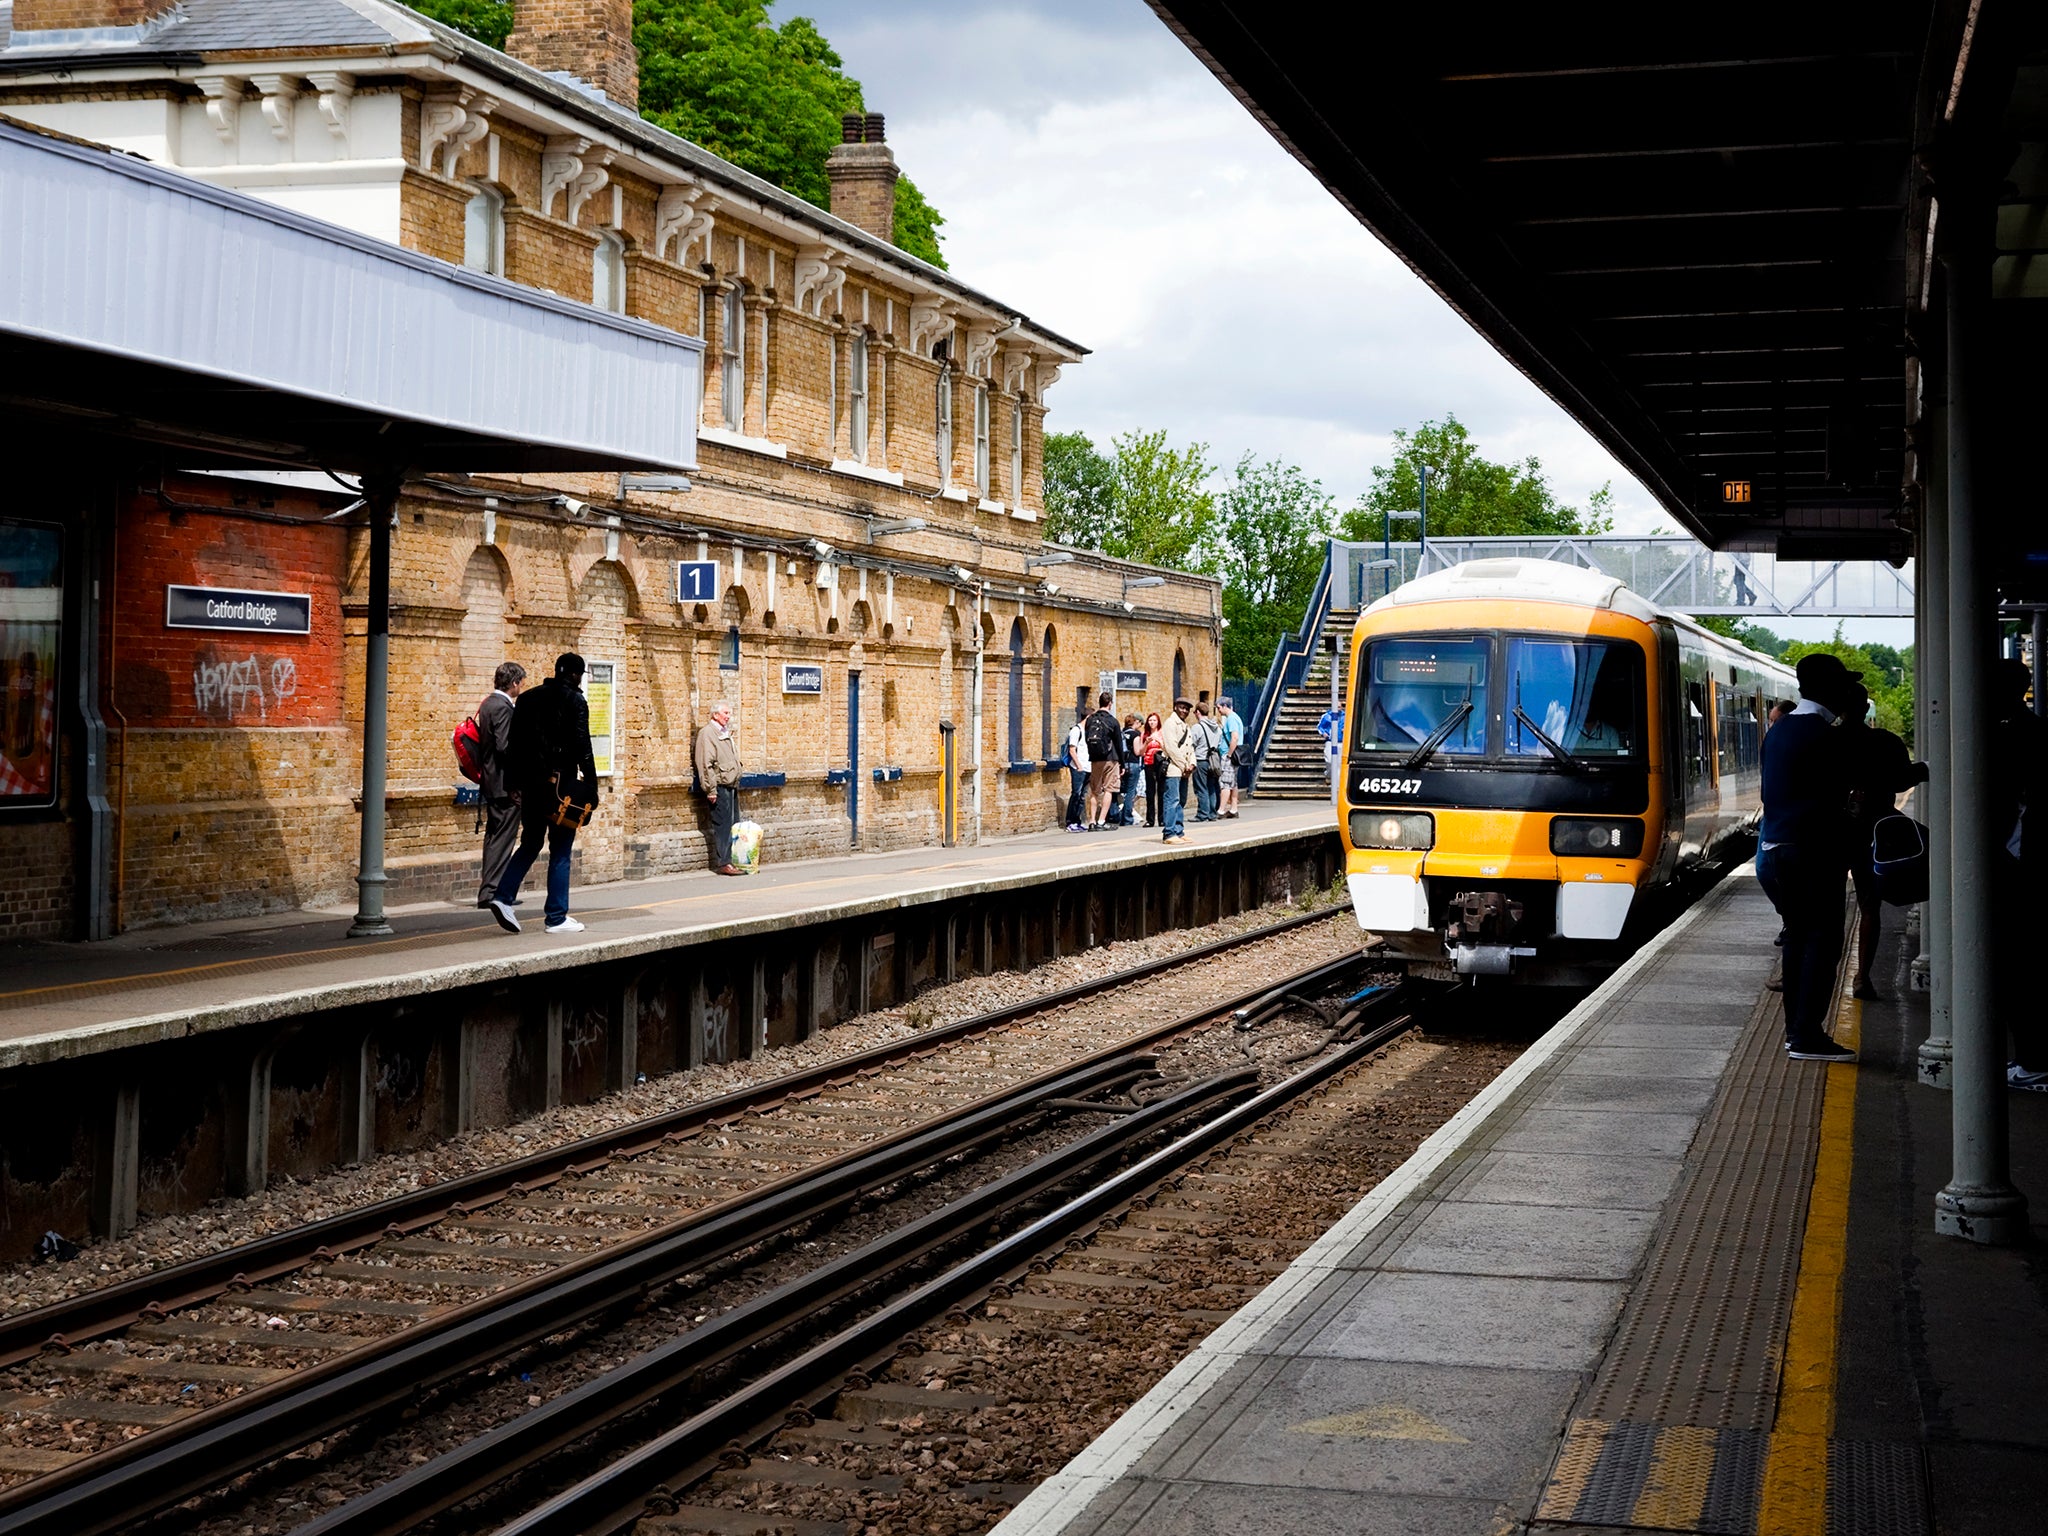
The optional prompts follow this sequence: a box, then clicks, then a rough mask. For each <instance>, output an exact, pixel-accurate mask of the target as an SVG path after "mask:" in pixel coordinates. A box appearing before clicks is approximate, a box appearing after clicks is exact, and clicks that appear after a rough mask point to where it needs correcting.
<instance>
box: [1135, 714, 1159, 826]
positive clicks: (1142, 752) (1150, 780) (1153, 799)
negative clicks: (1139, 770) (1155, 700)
mask: <svg viewBox="0 0 2048 1536" xmlns="http://www.w3.org/2000/svg"><path fill="white" fill-rule="evenodd" d="M1160 729H1161V722H1160V718H1159V711H1158V710H1156V709H1155V710H1153V711H1152V713H1151V714H1149V715H1147V716H1146V717H1145V725H1144V728H1143V729H1142V730H1141V731H1140V732H1139V733H1138V762H1139V764H1140V766H1142V767H1143V769H1144V772H1145V825H1146V826H1148V827H1156V826H1158V825H1159V821H1160V818H1161V817H1162V816H1164V815H1165V814H1166V757H1165V754H1164V753H1163V752H1162V751H1161V750H1160V745H1159V732H1160Z"/></svg>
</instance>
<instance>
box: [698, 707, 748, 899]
mask: <svg viewBox="0 0 2048 1536" xmlns="http://www.w3.org/2000/svg"><path fill="white" fill-rule="evenodd" d="M696 758H697V787H698V788H699V789H701V790H702V791H703V792H704V798H705V799H706V800H708V801H710V802H711V872H712V873H713V874H714V875H738V874H744V873H745V871H744V870H741V869H737V868H735V867H734V865H733V862H732V824H733V822H734V821H735V820H737V819H738V816H739V786H740V749H739V746H738V744H737V743H736V742H734V740H733V739H732V706H731V705H730V704H723V703H721V704H719V705H717V706H715V707H714V708H713V709H712V711H711V718H710V720H709V721H707V722H706V723H705V726H704V728H703V729H702V730H701V731H699V732H698V733H697V746H696Z"/></svg>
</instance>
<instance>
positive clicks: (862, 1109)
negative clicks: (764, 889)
mask: <svg viewBox="0 0 2048 1536" xmlns="http://www.w3.org/2000/svg"><path fill="white" fill-rule="evenodd" d="M1328 919H1329V914H1327V913H1320V914H1310V915H1307V916H1305V917H1301V918H1295V919H1289V920H1287V921H1285V922H1283V923H1279V924H1273V925H1269V926H1267V927H1265V928H1263V929H1256V930H1252V931H1250V932H1248V933H1246V934H1243V935H1238V936H1235V937H1233V938H1231V939H1227V940H1222V941H1218V942H1217V943H1215V944H1212V945H1208V946H1204V947H1202V948H1201V949H1198V950H1195V951H1189V952H1185V953H1183V954H1181V955H1178V956H1174V957H1171V958H1170V959H1168V960H1162V961H1155V962H1149V963H1148V964H1146V965H1144V966H1141V967H1137V968H1135V969H1134V970H1131V971H1127V972H1121V973H1117V974H1115V975H1113V976H1111V977H1107V978H1102V979H1100V980H1098V981H1095V982H1091V983H1088V984H1085V985H1083V986H1081V987H1075V988H1070V989H1067V990H1066V991H1064V992H1061V993H1055V994H1051V995H1049V996H1044V997H1038V998H1034V999H1032V1000H1030V1001H1029V1002H1027V1003H1023V1004H1019V1005H1015V1006H1013V1007H1008V1008H1004V1009H999V1010H995V1011H993V1012H991V1013H988V1014H983V1015H979V1016H977V1017H975V1018H973V1019H968V1020H962V1021H960V1022H958V1023H956V1024H952V1025H947V1026H942V1027H941V1028H939V1029H935V1030H931V1031H927V1032H925V1033H924V1034H923V1035H920V1036H918V1037H915V1038H913V1039H911V1040H907V1041H905V1042H901V1043H900V1044H896V1045H892V1046H888V1047H883V1048H880V1049H878V1050H875V1051H870V1052H866V1053H863V1054H862V1055H860V1056H855V1057H849V1058H845V1059H842V1060H840V1061H837V1062H833V1063H830V1064H828V1065H826V1066H823V1067H820V1068H816V1069H813V1070H811V1071H808V1072H805V1073H802V1074H798V1075H797V1076H795V1077H793V1078H788V1079H782V1080H778V1081H776V1082H773V1083H770V1084H767V1085H763V1087H762V1088H760V1089H758V1090H755V1091H752V1092H749V1093H747V1094H745V1095H734V1096H729V1097H728V1098H726V1099H721V1100H714V1101H711V1102H709V1103H705V1104H701V1105H697V1106H694V1107H692V1108H690V1109H688V1110H684V1111H678V1112H675V1113H672V1114H669V1115H664V1116H661V1117H658V1118H657V1119H655V1120H652V1121H646V1122H641V1123H638V1124H635V1125H632V1126H628V1127H623V1128H621V1129H620V1130H618V1131H615V1132H612V1133H608V1134H607V1135H605V1136H602V1137H597V1138H591V1139H589V1140H587V1141H585V1142H581V1143H575V1144H571V1145H569V1146H566V1147H562V1148H557V1149H555V1150H553V1151H551V1152H546V1153H541V1154H536V1155H534V1156H532V1157H529V1158H526V1159H523V1160H521V1161H520V1162H519V1163H517V1164H514V1165H510V1166H507V1167H503V1168H498V1169H493V1170H489V1171H487V1172H484V1173H479V1174H475V1175H470V1176H467V1177H465V1178H463V1179H460V1180H455V1181H450V1183H448V1184H445V1185H441V1186H437V1187H435V1188H433V1189H431V1190H427V1191H422V1192H419V1193H418V1194H416V1195H410V1196H405V1197H401V1198H400V1199H397V1200H392V1201H386V1202H383V1203H382V1204H381V1205H380V1206H377V1207H371V1208H367V1209H365V1210H363V1211H359V1212H355V1213H352V1214H350V1215H348V1216H344V1217H338V1218H334V1219H332V1220H331V1221H329V1222H324V1223H320V1224H318V1225H317V1226H316V1227H315V1228H313V1229H310V1230H309V1231H307V1232H305V1233H302V1234H295V1240H287V1239H282V1238H277V1239H266V1240H264V1241H262V1242H259V1243H256V1244H251V1245H247V1246H246V1247H244V1248H242V1249H238V1250H230V1251H228V1252H224V1253H222V1254H219V1255H215V1256H212V1257H210V1258H208V1259H205V1260H201V1261H197V1262H196V1263H194V1264H191V1265H184V1266H179V1267H177V1268H175V1269H172V1270H167V1271H164V1272H161V1273H159V1274H158V1275H155V1276H151V1277H149V1281H148V1282H147V1283H144V1284H134V1283H130V1284H124V1285H122V1286H115V1287H109V1288H107V1290H105V1291H102V1292H100V1293H96V1294H91V1295H87V1296H84V1297H81V1298H78V1299H77V1300H76V1301H74V1302H70V1303H66V1304H63V1305H62V1306H60V1307H55V1308H46V1309H43V1310H42V1311H41V1312H39V1313H32V1314H25V1315H22V1316H18V1317H16V1318H13V1319H10V1320H9V1321H8V1323H7V1325H6V1330H7V1331H6V1332H4V1333H0V1347H4V1348H7V1349H9V1350H11V1351H13V1352H14V1355H13V1358H14V1359H15V1361H16V1362H17V1369H16V1371H15V1372H13V1373H11V1374H12V1375H14V1376H15V1377H16V1378H17V1381H16V1383H11V1385H16V1387H17V1389H16V1390H14V1391H12V1392H10V1393H7V1394H6V1395H5V1396H0V1408H6V1409H9V1410H12V1413H13V1416H14V1420H15V1423H16V1425H17V1426H18V1425H19V1424H21V1423H22V1422H24V1420H25V1416H27V1417H26V1421H27V1422H30V1423H33V1422H34V1421H35V1418H37V1417H39V1418H40V1419H41V1420H42V1421H44V1422H46V1423H49V1424H51V1425H53V1426H55V1427H56V1428H57V1429H58V1430H60V1431H61V1432H62V1434H63V1436H64V1437H65V1439H66V1440H68V1441H69V1442H70V1443H72V1444H75V1443H76V1442H77V1440H78V1439H79V1438H80V1437H79V1436H78V1435H77V1433H76V1431H77V1428H78V1427H79V1426H80V1425H90V1426H92V1427H93V1429H94V1431H95V1436H94V1441H93V1449H92V1452H91V1454H86V1455H78V1454H76V1453H75V1452H73V1451H70V1450H69V1449H68V1447H65V1448H58V1449H54V1450H52V1451H49V1452H46V1453H45V1454H46V1456H47V1460H46V1461H45V1462H43V1464H42V1465H43V1466H44V1467H47V1470H44V1471H42V1473H41V1475H39V1476H35V1477H32V1478H31V1479H30V1480H28V1481H26V1482H23V1483H20V1484H18V1485H17V1486H16V1487H14V1488H11V1489H8V1490H6V1491H5V1492H0V1531H6V1532H14V1531H62V1532H65V1533H66V1536H74V1533H76V1536H82V1533H84V1532H87V1531H92V1530H104V1529H113V1528H116V1527H118V1526H120V1525H123V1524H126V1523H129V1522H130V1521H132V1520H134V1519H137V1518H140V1517H141V1516H143V1515H145V1514H146V1513H148V1512H149V1511H151V1510H155V1509H161V1508H164V1507H165V1506H166V1505H168V1504H171V1503H175V1502H176V1501H177V1500H178V1499H180V1498H184V1497H187V1496H189V1495H191V1494H193V1493H195V1492H198V1491H201V1490H203V1489H205V1488H209V1487H214V1486H217V1485H218V1484H219V1483H221V1482H222V1481H223V1480H225V1479H227V1478H230V1477H232V1476H234V1475H235V1474H237V1473H239V1472H242V1471H245V1470H246V1469H248V1468H250V1467H254V1466H257V1465H260V1464H262V1463H263V1462H266V1461H269V1460H271V1459H272V1458H274V1457H276V1456H277V1455H278V1454H280V1453H281V1452H284V1451H287V1450H289V1449H291V1448H292V1447H293V1446H295V1445H303V1444H305V1443H307V1442H308V1441H311V1440H314V1439H316V1438H318V1437H319V1436H320V1435H322V1434H326V1433H330V1432H332V1431H333V1430H334V1429H335V1428H337V1427H338V1426H342V1425H347V1424H350V1423H354V1422H357V1421H358V1420H359V1419H360V1418H361V1417H362V1416H363V1415H365V1414H368V1413H374V1412H375V1411H377V1410H378V1409H379V1408H386V1407H389V1406H391V1405H393V1404H395V1403H398V1402H401V1401H403V1400H405V1399H407V1398H409V1397H411V1396H412V1395H413V1394H415V1393H417V1392H418V1391H419V1390H420V1388H421V1387H422V1386H423V1385H425V1384H428V1383H431V1382H434V1381H440V1380H447V1379H449V1378H450V1377H453V1376H456V1375H459V1374H461V1373H462V1372H465V1371H469V1370H473V1369H476V1368H477V1367H478V1366H480V1365H483V1364H486V1363H487V1362H489V1361H492V1360H497V1359H502V1358H503V1357H504V1356H506V1355H507V1354H508V1353H511V1352H513V1351H516V1350H519V1349H522V1348H526V1347H528V1346H530V1345H532V1344H533V1343H534V1342H535V1341H536V1340H539V1339H541V1338H544V1337H547V1336H548V1335H550V1334H556V1333H559V1332H561V1331H562V1330H563V1329H564V1328H569V1327H574V1326H575V1325H577V1324H578V1323H580V1322H582V1321H585V1320H587V1319H589V1318H592V1317H594V1316H597V1315H599V1314H602V1313H604V1312H606V1311H607V1309H615V1308H618V1307H620V1306H622V1305H627V1304H630V1303H631V1302H632V1301H633V1300H634V1299H636V1298H638V1297H641V1296H644V1295H645V1294H646V1293H647V1292H648V1291H649V1290H650V1289H651V1288H654V1287H658V1286H662V1285H666V1284H669V1283H671V1282H673V1281H674V1280H675V1279H677V1278H678V1277H680V1276H682V1275H684V1274H690V1273H696V1272H700V1271H701V1270H703V1269H704V1267H705V1266H706V1265H708V1264H710V1263H713V1262H715V1261H716V1260H718V1259H719V1258H720V1257H722V1256H728V1255H731V1254H735V1253H740V1252H742V1251H744V1250H747V1249H749V1248H752V1247H755V1246H756V1245H760V1244H763V1243H766V1242H769V1241H771V1240H772V1239H774V1238H776V1237H778V1236H779V1235H783V1234H787V1233H788V1232H790V1231H792V1230H794V1229H795V1228H796V1227H797V1226H799V1225H800V1224H802V1223H804V1222H808V1221H813V1220H816V1219H818V1218H819V1217H821V1216H824V1215H826V1214H828V1213H830V1212H833V1211H838V1210H843V1209H845V1208H846V1207H848V1206H849V1205H850V1204H851V1203H852V1202H854V1201H857V1200H859V1199H861V1198H862V1197H863V1196H866V1195H869V1194H872V1193H873V1192H874V1191H875V1190H877V1189H880V1188H882V1187H884V1186H887V1185H891V1184H894V1183H896V1182H898V1181H902V1180H904V1179H906V1178H907V1177H909V1176H910V1175H912V1174H914V1173H916V1172H917V1170H919V1169H921V1168H930V1167H932V1166H933V1165H935V1164H936V1163H938V1162H941V1161H943V1160H945V1159H949V1158H956V1157H960V1156H962V1155H964V1154H967V1153H970V1152H972V1151H974V1150H975V1149H977V1148H980V1147H985V1146H987V1145H989V1144H992V1143H994V1142H997V1141H1000V1140H1002V1139H1004V1138H1006V1137H1011V1136H1014V1135H1016V1134H1017V1133H1018V1130H1019V1128H1020V1127H1022V1126H1024V1125H1027V1124H1036V1123H1043V1122H1044V1121H1045V1120H1046V1119H1047V1117H1049V1116H1057V1115H1061V1114H1073V1113H1076V1112H1077V1110H1076V1106H1077V1105H1082V1104H1085V1103H1086V1102H1087V1098H1088V1096H1089V1095H1091V1094H1101V1093H1103V1092H1105V1091H1112V1090H1115V1089H1117V1088H1119V1087H1128V1086H1129V1085H1131V1084H1132V1083H1134V1082H1135V1081H1137V1080H1138V1078H1139V1077H1140V1075H1141V1074H1142V1073H1143V1072H1144V1071H1145V1070H1146V1069H1147V1063H1146V1061H1145V1060H1144V1059H1143V1058H1142V1057H1140V1056H1139V1055H1137V1054H1135V1053H1136V1052H1139V1051H1142V1050H1143V1049H1145V1048H1146V1046H1147V1045H1148V1044H1150V1043H1153V1042H1156V1041H1159V1040H1164V1039H1168V1038H1171V1037H1172V1036H1173V1035H1175V1034H1177V1033H1180V1032H1184V1031H1186V1030H1188V1029H1191V1028H1194V1027H1196V1026H1198V1025H1199V1024H1201V1023H1203V1022H1206V1021H1210V1020H1213V1019H1215V1018H1216V1017H1217V1016H1218V1015H1219V1014H1220V1013H1223V1012H1227V1011H1229V1010H1230V1009H1231V1008H1235V1007H1247V1008H1251V1007H1256V1008H1262V1009H1268V1010H1270V1009H1271V1008H1272V1007H1273V1006H1275V1005H1276V1004H1277V1003H1278V1002H1279V1001H1280V1000H1281V992H1276V991H1275V989H1274V988H1273V987H1271V986H1266V987H1262V988H1261V989H1257V990H1256V991H1248V992H1247V993H1245V994H1243V995H1242V996H1238V997H1232V998H1229V999H1223V1000H1219V1001H1218V1003H1217V1004H1216V1005H1215V1006H1209V1007H1204V1008H1203V1009H1201V1010H1200V1011H1199V1012H1198V1013H1196V1014H1195V1015H1192V1016H1190V1017H1186V1018H1181V1019H1176V1020H1172V1021H1170V1022H1167V1023H1164V1024H1155V1025H1150V1026H1146V1027H1143V1028H1132V1027H1128V1026H1126V1027H1123V1028H1114V1029H1107V1030H1102V1031H1098V1032H1093V1033H1091V1032H1090V1031H1089V1030H1087V1029H1081V1030H1079V1031H1077V1032H1076V1034H1075V1036H1074V1037H1073V1038H1066V1037H1065V1036H1062V1038H1060V1039H1059V1040H1058V1041H1056V1042H1049V1041H1048V1040H1047V1038H1046V1036H1045V1032H1044V1031H1041V1030H1025V1031H1021V1032H1011V1034H1006V1033H1005V1032H1004V1026H1006V1025H1014V1024H1018V1023H1020V1022H1022V1021H1023V1020H1025V1019H1028V1018H1033V1017H1036V1016H1045V1015H1057V1014H1060V1013H1061V1012H1062V1011H1065V1012H1073V1011H1075V1005H1077V1004H1080V1003H1084V1002H1086V1001H1088V1000H1091V999H1094V998H1096V997H1099V996H1101V995H1102V994H1104V993H1106V992H1109V991H1112V990H1114V989H1115V988H1118V987H1122V986H1127V985H1129V984H1130V983H1132V982H1133V981H1138V980H1143V979H1146V978H1147V977H1150V976H1152V975H1154V974H1156V973H1158V972H1159V971H1161V970H1163V969H1166V968H1167V967H1168V966H1186V965H1189V964H1191V963H1195V962H1198V961H1200V960H1203V959H1206V958H1210V957H1213V956H1216V955H1219V954H1223V953H1226V952H1229V951H1231V950H1235V949H1238V948H1240V947H1242V946H1244V945H1246V944H1250V943H1255V942H1257V941H1259V940H1262V939H1269V938H1273V937H1275V936H1276V935H1280V934H1284V933H1286V932H1288V931H1290V930H1292V929H1295V928H1299V927H1302V926H1304V925H1305V924H1308V923H1312V922H1315V921H1319V920H1322V921H1327V920H1328ZM1362 962H1363V957H1361V956H1359V955H1356V954H1350V955H1346V956H1344V957H1342V958H1341V959H1340V960H1338V961H1337V962H1335V963H1334V964H1324V965H1319V966H1314V967H1310V968H1309V970H1308V971H1306V972H1304V973H1302V974H1301V975H1300V976H1298V977H1294V978H1289V979H1288V985H1289V986H1302V985H1314V984H1315V982H1316V980H1317V979H1319V978H1320V977H1321V976H1322V975H1323V974H1324V973H1336V972H1340V971H1345V970H1350V969H1355V968H1356V967H1357V966H1358V965H1360V964H1361V963H1362ZM1284 990H1285V989H1284V988H1283V989H1281V991H1282V992H1284ZM1098 1034H1099V1035H1101V1036H1103V1037H1107V1038H1109V1040H1110V1042H1111V1043H1108V1044H1103V1043H1100V1041H1099V1039H1098V1038H1097V1035H1098ZM1013 1036H1014V1038H1013ZM969 1041H979V1042H981V1046H982V1048H981V1049H979V1050H978V1052H977V1059H976V1060H975V1061H974V1063H973V1064H972V1070H962V1069H960V1068H959V1067H957V1066H956V1067H954V1068H953V1069H952V1070H950V1071H949V1070H948V1069H947V1068H948V1062H949V1061H950V1060H951V1057H952V1056H953V1055H957V1054H958V1052H948V1047H951V1046H958V1045H961V1044H963V1043H965V1042H969ZM1054 1046H1056V1047H1057V1048H1058V1049H1059V1050H1060V1051H1062V1052H1063V1053H1065V1054H1066V1055H1067V1056H1068V1059H1067V1060H1066V1061H1065V1062H1064V1063H1062V1065H1061V1066H1060V1067H1058V1068H1056V1069H1054V1070H1053V1071H1051V1072H1046V1071H1042V1070H1040V1071H1035V1072H1034V1071H1031V1070H1030V1069H1031V1068H1033V1067H1042V1065H1043V1063H1044V1062H1045V1060H1046V1058H1047V1056H1048V1055H1049V1054H1052V1049H1053V1047H1054ZM1089 1046H1093V1049H1088V1048H1087V1047H1089ZM934 1054H943V1056H944V1059H942V1060H940V1061H937V1062H931V1063H924V1062H920V1061H919V1060H918V1058H920V1057H929V1056H932V1055H934ZM992 1084H1003V1085H1004V1086H1000V1087H999V1088H998V1089H997V1091H996V1092H995V1093H993V1094H991V1093H989V1092H988V1091H987V1090H988V1089H989V1087H990V1086H991V1085H992ZM885 1090H886V1091H885ZM1134 1108H1135V1106H1134ZM686 1153H687V1155H685V1154H686ZM721 1196H723V1198H720V1197H721ZM88 1334H97V1337H94V1338H91V1339H88V1338H87V1335H88ZM52 1335H61V1337H58V1338H52ZM29 1338H35V1339H37V1340H38V1341H40V1343H39V1350H38V1353H36V1354H35V1355H34V1356H32V1357H30V1356H28V1355H27V1349H28V1344H27V1340H28V1339H29ZM31 1366H32V1369H30V1367H31ZM26 1378H34V1379H35V1381H31V1380H28V1379H26ZM36 1381H39V1382H40V1383H42V1390H41V1391H40V1392H34V1391H32V1390H24V1389H26V1388H32V1387H33V1385H35V1382H36ZM51 1382H54V1383H57V1384H58V1386H57V1390H56V1391H55V1392H54V1393H53V1392H52V1390H51V1387H50V1386H49V1385H48V1384H49V1383H51ZM65 1383H84V1384H87V1391H78V1392H76V1393H75V1395H67V1394H66V1391H65V1388H64V1384H65ZM89 1393H90V1394H91V1395H88V1394H89ZM195 1397H197V1398H201V1399H202V1401H201V1402H200V1403H199V1404H198V1405H196V1406H195V1405H194V1404H193V1399H194V1398H195ZM207 1398H210V1399H211V1401H206V1400H205V1399H207ZM59 1444H60V1446H62V1445H63V1442H61V1441H60V1442H59ZM5 1451H6V1454H8V1455H11V1456H12V1457H13V1462H12V1465H13V1466H15V1467H16V1468H18V1469H21V1470H38V1469H37V1467H36V1455H35V1453H36V1451H37V1445H36V1443H35V1441H34V1440H33V1438H29V1439H27V1440H26V1443H24V1438H23V1437H21V1436H19V1435H17V1436H15V1437H14V1438H13V1439H12V1441H11V1443H10V1444H9V1445H7V1446H6V1447H5ZM25 1463H26V1465H24V1464H25ZM0 1464H6V1463H4V1462H0Z"/></svg>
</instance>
